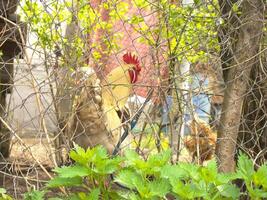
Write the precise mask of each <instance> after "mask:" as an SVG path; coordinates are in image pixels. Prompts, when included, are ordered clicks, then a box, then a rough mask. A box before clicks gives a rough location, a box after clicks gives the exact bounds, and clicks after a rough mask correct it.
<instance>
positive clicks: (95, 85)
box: [67, 53, 141, 153]
mask: <svg viewBox="0 0 267 200" xmlns="http://www.w3.org/2000/svg"><path fill="white" fill-rule="evenodd" d="M123 62H124V63H123V65H121V66H118V67H116V68H114V69H113V70H112V71H111V72H110V73H109V74H108V75H107V76H106V77H105V79H104V80H103V81H100V80H99V79H98V78H97V75H96V74H95V73H93V74H91V75H89V77H88V78H87V79H86V81H85V83H84V87H83V88H82V90H81V92H80V93H79V95H78V96H76V99H75V100H74V105H73V109H74V112H73V113H74V115H73V116H72V117H71V120H70V123H69V125H68V131H67V132H68V136H69V137H70V138H71V140H72V141H73V142H74V143H76V144H78V145H79V146H81V147H83V148H85V149H86V148H88V147H93V146H95V145H98V144H101V145H103V146H105V147H106V148H107V150H108V152H109V153H111V152H112V150H113V149H114V146H115V145H116V143H117V142H118V140H119V137H120V131H121V127H122V123H123V122H124V121H126V119H125V118H126V117H125V116H126V114H125V109H124V108H125V105H126V102H127V100H128V97H129V96H130V95H131V92H132V85H133V84H134V83H136V81H137V80H138V77H139V74H140V71H141V67H140V63H139V60H138V58H137V57H136V56H134V55H131V54H130V53H126V54H125V55H123Z"/></svg>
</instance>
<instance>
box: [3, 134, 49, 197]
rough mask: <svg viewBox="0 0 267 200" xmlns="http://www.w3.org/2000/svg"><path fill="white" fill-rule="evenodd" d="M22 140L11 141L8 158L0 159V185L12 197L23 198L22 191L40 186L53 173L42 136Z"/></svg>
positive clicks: (47, 147)
mask: <svg viewBox="0 0 267 200" xmlns="http://www.w3.org/2000/svg"><path fill="white" fill-rule="evenodd" d="M22 141H23V143H22V142H19V141H13V145H12V150H11V156H10V158H8V159H7V160H3V159H2V160H1V161H0V173H1V175H0V184H1V185H0V187H3V188H5V189H6V190H7V193H8V194H9V195H11V196H12V197H13V198H14V199H23V193H25V192H27V191H29V190H30V189H32V188H34V189H39V188H41V187H42V186H43V185H44V184H45V183H46V182H47V180H49V177H51V176H52V175H53V173H52V171H51V169H52V167H53V164H52V161H51V160H52V159H51V156H50V155H49V146H48V143H47V141H45V139H43V138H42V139H30V138H23V140H22Z"/></svg>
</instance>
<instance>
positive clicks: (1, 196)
mask: <svg viewBox="0 0 267 200" xmlns="http://www.w3.org/2000/svg"><path fill="white" fill-rule="evenodd" d="M0 200H12V198H11V197H10V196H9V195H7V194H6V189H4V188H0Z"/></svg>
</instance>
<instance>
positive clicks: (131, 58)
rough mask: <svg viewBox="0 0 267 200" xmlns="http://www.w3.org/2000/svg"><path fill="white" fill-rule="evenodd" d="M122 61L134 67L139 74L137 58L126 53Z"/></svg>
mask: <svg viewBox="0 0 267 200" xmlns="http://www.w3.org/2000/svg"><path fill="white" fill-rule="evenodd" d="M123 61H124V62H125V63H126V64H132V65H135V70H136V71H138V72H140V71H141V67H140V65H139V60H138V58H137V56H135V55H132V54H131V53H126V54H124V55H123Z"/></svg>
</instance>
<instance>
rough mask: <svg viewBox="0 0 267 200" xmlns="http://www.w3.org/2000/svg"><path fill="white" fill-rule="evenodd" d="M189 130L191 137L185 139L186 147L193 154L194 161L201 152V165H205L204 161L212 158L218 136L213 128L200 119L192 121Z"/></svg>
mask: <svg viewBox="0 0 267 200" xmlns="http://www.w3.org/2000/svg"><path fill="white" fill-rule="evenodd" d="M189 128H190V132H191V135H190V136H187V137H186V138H185V140H184V145H185V147H186V148H187V150H188V151H189V152H190V153H191V154H192V160H193V161H195V159H196V158H197V156H198V151H199V164H203V162H204V161H207V160H210V159H211V158H212V156H213V154H214V151H215V145H216V139H217V136H216V134H215V133H214V132H213V131H212V129H211V127H210V126H209V125H208V124H207V123H206V122H204V121H202V120H201V119H199V118H195V119H194V120H192V121H191V122H190V123H189Z"/></svg>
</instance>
